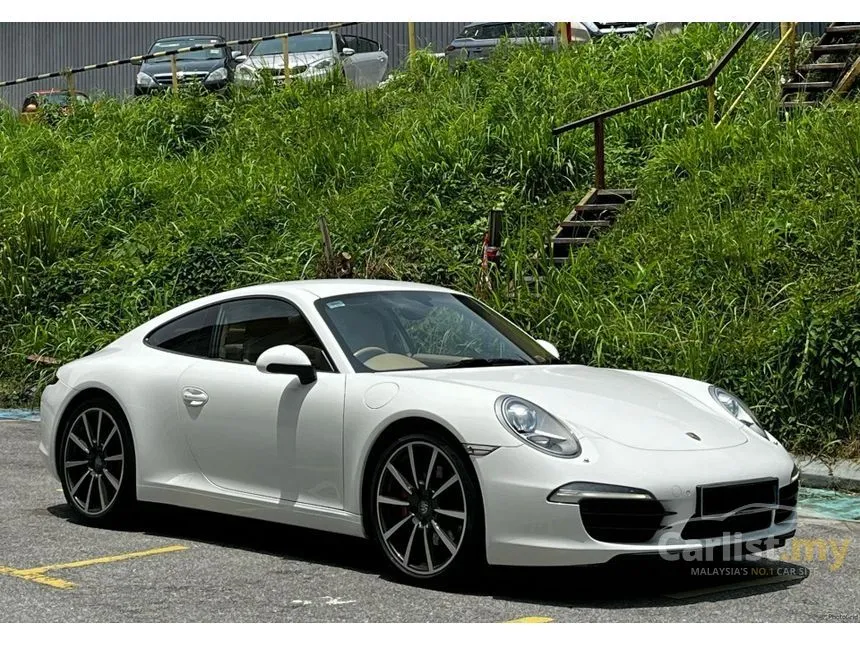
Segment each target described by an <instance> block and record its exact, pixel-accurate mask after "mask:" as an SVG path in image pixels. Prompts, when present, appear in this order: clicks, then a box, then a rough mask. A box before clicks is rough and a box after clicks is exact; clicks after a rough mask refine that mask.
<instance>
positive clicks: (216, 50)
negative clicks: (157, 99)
mask: <svg viewBox="0 0 860 645" xmlns="http://www.w3.org/2000/svg"><path fill="white" fill-rule="evenodd" d="M194 45H206V47H205V48H204V49H200V50H197V51H191V52H184V53H181V54H177V55H176V77H177V82H178V83H179V84H181V85H186V84H191V83H199V84H201V85H202V86H203V87H204V88H205V89H207V90H210V91H218V90H223V89H224V88H226V87H227V86H228V85H230V83H232V82H233V74H234V72H235V69H236V65H237V64H239V63H240V62H242V61H243V60H245V57H244V56H243V55H242V52H241V51H238V50H236V51H230V50H228V49H227V44H226V42H225V40H224V38H223V37H221V36H174V37H172V38H161V39H159V40H156V41H155V42H154V43H153V44H152V47H150V48H149V51H148V52H147V53H148V54H157V53H158V52H166V51H172V50H175V49H179V48H182V47H192V46H194ZM139 64H140V71H139V72H138V73H137V77H136V78H135V82H134V95H135V96H141V95H145V94H152V93H153V92H159V91H163V90H166V89H170V88H171V87H172V86H173V70H172V63H171V57H170V56H163V57H159V58H151V59H148V60H144V61H142V62H141V63H139Z"/></svg>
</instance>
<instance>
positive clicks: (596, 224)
mask: <svg viewBox="0 0 860 645" xmlns="http://www.w3.org/2000/svg"><path fill="white" fill-rule="evenodd" d="M558 225H559V226H560V227H561V228H580V227H583V228H585V227H590V228H609V227H610V226H612V222H611V221H609V220H608V219H569V220H565V221H563V222H559V224H558Z"/></svg>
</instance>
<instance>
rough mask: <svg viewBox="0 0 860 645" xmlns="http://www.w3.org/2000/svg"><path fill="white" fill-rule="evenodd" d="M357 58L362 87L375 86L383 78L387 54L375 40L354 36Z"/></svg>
mask: <svg viewBox="0 0 860 645" xmlns="http://www.w3.org/2000/svg"><path fill="white" fill-rule="evenodd" d="M355 41H356V46H357V48H356V50H355V52H356V53H355V55H354V57H355V58H356V59H357V60H356V63H357V64H358V67H359V69H360V70H361V71H360V75H361V82H362V87H376V86H377V85H379V84H380V83H381V82H382V79H383V78H385V72H386V71H387V70H388V54H386V53H385V52H384V51H382V46H381V45H380V44H379V43H378V42H376V41H375V40H371V39H370V38H363V37H362V36H355Z"/></svg>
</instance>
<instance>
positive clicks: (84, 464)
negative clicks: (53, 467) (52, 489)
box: [57, 396, 137, 526]
mask: <svg viewBox="0 0 860 645" xmlns="http://www.w3.org/2000/svg"><path fill="white" fill-rule="evenodd" d="M114 428H115V429H114ZM60 432H61V434H60V440H59V442H58V444H57V472H58V473H59V475H60V482H61V483H62V486H63V495H65V497H66V502H67V503H68V504H69V507H70V508H71V509H72V512H73V513H74V515H75V517H76V518H77V519H78V520H80V521H81V522H83V523H86V524H91V525H93V526H108V525H115V524H118V523H121V522H122V521H123V520H126V519H128V517H129V516H130V514H131V511H132V509H133V507H134V505H135V504H136V501H137V499H136V494H135V465H136V463H135V455H134V445H133V443H132V438H131V430H130V429H129V425H128V420H127V419H126V418H125V415H124V414H123V412H122V409H121V408H120V407H119V405H118V404H117V403H116V401H114V400H113V399H112V398H110V397H108V396H94V397H92V398H88V399H86V400H84V401H81V402H80V403H78V404H76V405H75V407H74V408H73V409H72V410H71V412H70V413H69V414H68V415H67V416H66V419H65V421H64V423H63V427H62V428H61V430H60ZM118 457H119V458H118Z"/></svg>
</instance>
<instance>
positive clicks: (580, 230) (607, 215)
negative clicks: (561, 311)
mask: <svg viewBox="0 0 860 645" xmlns="http://www.w3.org/2000/svg"><path fill="white" fill-rule="evenodd" d="M635 197H636V195H635V191H634V190H633V189H630V188H621V189H615V190H613V189H608V188H602V189H598V188H592V189H590V190H589V191H588V193H586V195H585V197H583V198H582V199H581V200H580V201H579V203H578V204H577V205H576V206H574V207H573V210H572V211H571V212H570V215H568V216H567V217H566V218H565V219H564V221H562V222H560V223H559V225H558V228H556V230H555V233H554V234H553V236H552V240H551V247H552V259H553V262H555V264H557V265H559V264H564V263H566V262H567V260H568V258H569V257H570V254H571V252H572V251H575V250H576V249H577V248H579V247H581V246H585V245H587V244H591V243H592V242H594V241H595V240H596V239H597V236H598V235H600V234H601V233H602V232H604V231H606V230H608V229H609V227H611V226H612V225H613V224H614V223H615V220H616V218H617V217H618V214H619V212H620V211H621V210H622V209H623V208H624V206H625V205H626V204H627V203H628V202H631V201H633V200H634V199H635Z"/></svg>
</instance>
